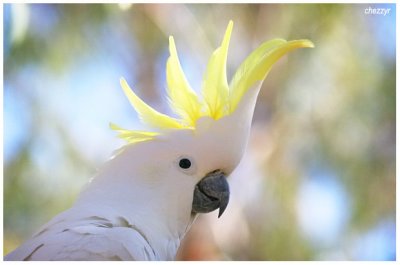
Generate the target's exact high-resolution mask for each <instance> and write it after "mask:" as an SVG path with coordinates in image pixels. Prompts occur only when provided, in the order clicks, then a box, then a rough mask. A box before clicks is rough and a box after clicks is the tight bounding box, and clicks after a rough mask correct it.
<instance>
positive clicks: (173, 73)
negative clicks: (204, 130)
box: [167, 36, 201, 127]
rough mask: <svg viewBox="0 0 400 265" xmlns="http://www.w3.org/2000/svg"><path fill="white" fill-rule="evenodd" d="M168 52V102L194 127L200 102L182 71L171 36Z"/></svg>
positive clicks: (187, 123)
mask: <svg viewBox="0 0 400 265" xmlns="http://www.w3.org/2000/svg"><path fill="white" fill-rule="evenodd" d="M169 52H170V57H169V58H168V61H167V84H168V89H167V92H168V96H169V99H170V102H169V103H170V106H171V108H172V109H173V110H174V111H175V112H176V113H177V114H178V115H179V116H181V118H182V120H183V121H184V123H186V125H188V126H191V127H194V125H195V123H196V121H197V119H198V118H199V117H200V116H201V113H200V112H201V104H200V101H199V99H198V97H197V95H196V93H195V92H194V91H193V89H192V88H191V87H190V85H189V83H188V81H187V80H186V77H185V74H184V73H183V71H182V67H181V64H180V62H179V58H178V53H177V52H176V47H175V42H174V38H173V37H172V36H170V37H169Z"/></svg>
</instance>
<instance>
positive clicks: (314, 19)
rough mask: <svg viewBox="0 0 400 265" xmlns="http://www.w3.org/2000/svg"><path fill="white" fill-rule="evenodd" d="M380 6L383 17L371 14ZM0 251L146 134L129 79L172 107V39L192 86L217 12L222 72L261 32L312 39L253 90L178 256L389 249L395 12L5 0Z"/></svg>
mask: <svg viewBox="0 0 400 265" xmlns="http://www.w3.org/2000/svg"><path fill="white" fill-rule="evenodd" d="M369 7H371V8H389V9H390V11H389V13H388V14H386V15H385V16H383V15H372V14H366V12H365V9H366V8H369ZM3 9H4V21H3V25H4V53H3V55H4V58H3V60H4V61H3V63H4V83H3V88H4V90H3V96H4V109H3V111H4V150H3V151H4V161H3V165H4V179H3V181H4V182H3V183H4V213H3V214H4V241H3V243H4V254H7V253H8V252H10V251H11V250H13V249H14V248H15V247H17V246H18V245H19V244H20V243H21V242H22V241H24V240H25V239H27V238H29V237H30V236H31V234H32V233H33V232H34V231H35V230H37V229H38V228H39V227H40V226H41V225H42V224H44V223H45V222H47V221H48V220H49V219H51V217H52V216H54V215H56V214H57V213H59V212H61V211H63V210H65V209H67V208H68V207H69V206H71V205H72V203H73V202H74V200H75V198H76V196H77V194H78V193H79V191H80V189H81V188H82V186H83V185H84V184H85V183H86V182H87V181H88V180H89V178H90V177H92V176H93V175H94V173H95V172H96V168H97V167H98V166H100V165H101V164H102V163H103V162H104V161H106V160H107V159H108V158H109V157H110V155H111V154H112V152H113V150H115V149H117V148H118V147H120V146H121V145H122V144H124V143H123V142H122V141H121V140H119V139H117V138H116V137H115V132H113V131H111V130H110V129H109V128H108V124H109V122H110V121H112V122H115V123H117V124H119V125H121V126H122V127H126V128H136V129H141V128H142V127H143V126H142V125H141V124H140V123H139V121H138V119H137V117H136V114H135V112H134V110H133V109H132V108H131V106H130V105H129V103H128V101H127V99H126V98H125V97H124V95H123V93H122V91H121V89H120V87H119V78H120V77H121V76H124V77H125V78H126V79H127V81H128V82H129V83H130V84H131V86H132V87H133V88H134V89H135V91H136V92H137V93H138V94H139V95H140V96H141V97H142V98H144V100H145V101H146V102H148V103H149V104H150V105H151V106H154V107H155V108H156V109H158V110H160V111H162V112H165V113H168V114H172V113H171V111H170V110H169V109H168V105H167V101H166V93H165V87H166V81H165V63H166V59H167V57H168V36H169V35H173V36H174V37H175V42H176V44H177V49H178V53H179V55H180V59H181V63H182V66H183V69H184V71H185V72H186V75H187V78H188V80H189V82H190V83H191V84H192V87H193V88H194V89H195V90H199V88H200V86H201V79H202V74H203V72H204V70H205V67H206V64H207V60H208V58H209V56H210V55H211V53H212V51H213V50H214V49H215V48H216V47H218V45H219V44H220V42H221V40H222V37H223V34H224V31H225V28H226V26H227V24H228V21H229V20H230V19H232V20H233V21H234V23H235V24H234V30H233V34H232V39H231V44H230V48H229V55H228V69H227V72H228V78H229V77H231V76H232V74H233V73H234V71H235V69H236V68H237V67H238V66H239V64H240V63H241V62H242V60H243V59H244V58H245V57H246V56H247V55H248V54H249V53H250V52H251V50H253V49H254V48H256V47H257V46H258V45H259V44H261V43H262V42H263V41H265V40H269V39H272V38H276V37H279V38H285V39H290V40H292V39H300V38H308V39H310V40H312V41H313V42H314V43H315V45H316V47H315V48H314V49H302V50H297V51H295V52H293V53H290V54H289V55H287V56H285V57H284V58H282V59H281V60H280V61H279V62H278V63H277V64H276V65H275V66H274V68H273V70H272V71H271V72H270V74H269V76H268V78H267V79H266V81H265V82H264V85H263V88H262V91H261V93H260V96H259V98H258V102H257V107H256V110H255V116H254V120H253V128H252V132H251V139H250V142H249V146H248V150H247V152H246V154H245V157H244V159H243V161H242V163H241V164H240V165H239V167H238V168H237V170H236V172H235V173H234V174H233V175H232V176H231V177H230V185H231V202H230V205H229V206H228V208H227V211H226V212H225V214H224V215H223V216H222V217H221V218H220V219H218V218H217V216H216V213H211V214H207V215H202V216H201V217H200V218H199V219H198V220H197V222H196V223H195V224H194V225H193V227H192V229H191V231H190V232H189V234H188V235H187V237H186V238H185V240H184V242H183V244H182V246H181V249H180V251H179V253H178V256H177V259H178V260H394V259H395V258H396V217H395V208H396V207H395V201H396V200H395V198H396V188H395V187H396V179H395V177H396V175H395V174H396V173H395V144H396V136H395V109H396V108H395V105H396V99H395V98H396V97H395V96H396V92H395V91H396V90H395V81H396V80H395V71H396V67H395V53H396V38H395V17H396V6H395V5H394V4H392V5H374V4H353V5H349V4H296V5H294V4H147V5H144V4H132V5H130V4H122V5H117V4H95V5H94V4H93V5H92V4H90V5H89V4H80V5H78V4H65V5H64V4H5V5H3Z"/></svg>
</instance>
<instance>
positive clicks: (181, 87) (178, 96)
mask: <svg viewBox="0 0 400 265" xmlns="http://www.w3.org/2000/svg"><path fill="white" fill-rule="evenodd" d="M232 28H233V22H232V21H230V22H229V24H228V28H227V29H226V32H225V35H224V38H223V40H222V44H221V46H220V47H218V48H217V49H216V50H215V51H214V52H213V54H212V55H211V58H210V59H209V62H208V65H207V69H206V72H205V74H204V78H203V84H202V95H201V97H199V96H198V95H197V94H196V92H195V91H194V90H193V89H192V88H191V87H190V85H189V83H188V81H187V80H186V77H185V74H184V73H183V71H182V67H181V64H180V62H179V58H178V53H177V51H176V47H175V42H174V38H173V37H172V36H170V37H169V53H170V56H169V58H168V60H167V69H166V71H167V85H168V88H167V93H168V98H169V103H170V106H171V108H172V110H173V111H174V112H175V113H176V114H177V115H178V116H179V117H180V118H179V119H175V118H172V117H170V116H168V115H165V114H162V113H160V112H158V111H156V110H155V109H153V108H152V107H150V106H149V105H147V104H146V103H145V102H144V101H143V100H141V99H140V98H139V97H138V96H137V95H136V94H135V93H134V92H133V91H132V89H131V88H130V87H129V85H128V84H127V82H126V81H125V79H123V78H121V80H120V83H121V87H122V89H123V91H124V93H125V95H126V96H127V98H128V99H129V101H130V103H131V105H132V106H133V108H134V109H135V110H136V112H137V113H138V115H139V118H140V119H141V121H142V122H143V123H145V124H146V125H148V126H150V127H152V128H154V129H156V131H157V132H145V131H135V130H133V131H132V130H126V129H122V128H120V127H118V126H117V125H115V124H112V123H111V124H110V128H111V129H113V130H115V131H117V132H119V137H120V138H122V139H125V140H126V141H127V142H128V143H137V142H141V141H147V140H151V139H153V138H154V137H156V136H157V135H159V134H161V133H162V131H163V130H167V129H193V130H194V129H195V128H196V121H197V120H198V119H199V118H200V117H205V116H208V117H211V118H213V119H214V120H218V119H220V118H222V117H224V116H226V115H229V114H231V113H232V112H234V111H235V109H236V107H237V106H238V104H239V102H240V100H241V99H242V97H243V96H244V94H245V93H246V91H247V90H248V89H250V88H251V87H252V86H253V85H254V84H255V83H256V82H258V81H262V80H264V79H265V77H266V76H267V74H268V72H269V70H270V69H271V67H272V65H273V64H274V63H275V62H276V61H277V60H278V59H279V58H281V57H282V56H283V55H285V54H286V53H288V52H290V51H292V50H294V49H297V48H312V47H314V44H313V43H312V42H311V41H309V40H294V41H286V40H283V39H273V40H270V41H267V42H264V43H263V44H261V45H260V46H259V47H258V48H257V49H255V50H254V51H253V52H252V53H251V54H250V55H249V56H248V57H247V58H246V59H245V60H244V61H243V63H242V64H241V65H240V67H239V68H238V70H237V71H236V73H235V74H234V76H233V78H232V80H231V82H230V84H229V85H228V81H227V76H226V61H227V56H228V46H229V41H230V37H231V33H232Z"/></svg>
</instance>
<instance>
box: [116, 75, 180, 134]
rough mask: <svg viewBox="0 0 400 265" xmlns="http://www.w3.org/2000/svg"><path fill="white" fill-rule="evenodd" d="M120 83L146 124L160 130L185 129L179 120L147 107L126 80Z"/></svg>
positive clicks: (121, 80) (122, 79)
mask: <svg viewBox="0 0 400 265" xmlns="http://www.w3.org/2000/svg"><path fill="white" fill-rule="evenodd" d="M120 83H121V87H122V89H123V91H124V93H125V95H126V97H127V98H128V100H129V102H130V103H131V105H132V107H133V108H134V109H135V110H136V112H137V113H138V115H139V117H140V119H141V120H142V121H143V122H144V123H145V124H147V125H149V126H151V127H154V128H159V129H170V128H175V129H178V128H182V127H183V125H182V124H181V123H180V122H179V121H178V120H177V119H174V118H171V117H169V116H167V115H165V114H162V113H160V112H158V111H156V110H155V109H153V108H152V107H150V106H149V105H147V104H146V103H145V102H144V101H143V100H141V99H140V98H139V97H138V96H137V95H136V94H135V93H134V92H133V91H132V89H131V88H130V87H129V85H128V83H127V82H126V80H125V79H124V78H121V79H120Z"/></svg>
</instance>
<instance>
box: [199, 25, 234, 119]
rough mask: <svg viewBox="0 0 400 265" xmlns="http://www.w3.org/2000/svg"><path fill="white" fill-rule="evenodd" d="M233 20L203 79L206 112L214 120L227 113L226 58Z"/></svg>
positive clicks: (212, 56)
mask: <svg viewBox="0 0 400 265" xmlns="http://www.w3.org/2000/svg"><path fill="white" fill-rule="evenodd" d="M232 28H233V22H232V21H229V24H228V28H227V29H226V32H225V36H224V39H223V40H222V44H221V46H220V47H219V48H217V49H216V50H215V51H214V53H213V54H212V55H211V58H210V60H209V62H208V65H207V70H206V73H205V75H204V79H203V80H204V81H203V88H202V92H203V97H204V101H205V103H206V105H207V111H208V112H207V114H208V115H209V116H211V117H213V118H214V119H215V120H217V119H219V118H221V117H223V116H225V115H226V114H227V113H228V110H229V109H228V104H227V103H228V96H229V87H228V81H227V78H226V60H227V57H228V47H229V40H230V38H231V34H232Z"/></svg>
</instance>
